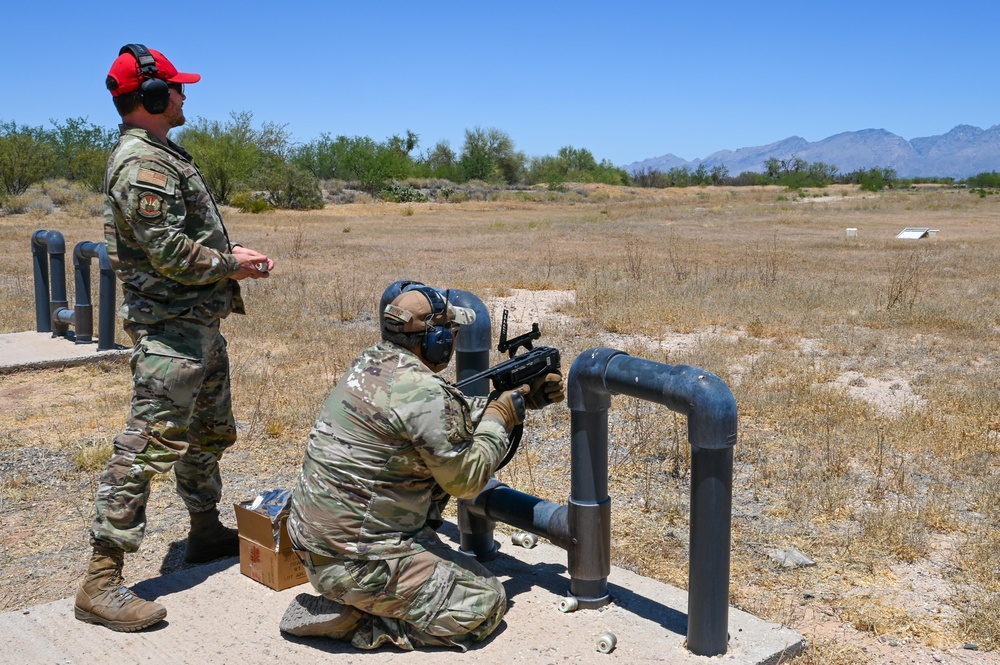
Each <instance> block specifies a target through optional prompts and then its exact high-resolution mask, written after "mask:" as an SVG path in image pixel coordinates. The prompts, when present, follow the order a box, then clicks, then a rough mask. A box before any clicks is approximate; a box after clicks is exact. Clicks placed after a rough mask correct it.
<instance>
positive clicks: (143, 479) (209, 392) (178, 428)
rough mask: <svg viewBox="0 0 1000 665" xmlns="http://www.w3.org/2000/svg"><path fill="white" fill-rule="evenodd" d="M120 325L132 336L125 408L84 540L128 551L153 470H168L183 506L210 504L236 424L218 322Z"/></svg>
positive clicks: (141, 522)
mask: <svg viewBox="0 0 1000 665" xmlns="http://www.w3.org/2000/svg"><path fill="white" fill-rule="evenodd" d="M124 328H125V331H126V332H127V333H128V334H129V336H130V337H131V338H132V342H133V347H132V357H131V360H130V365H131V368H132V384H133V392H132V406H131V412H130V414H129V417H128V421H127V422H126V427H125V431H124V432H122V433H121V434H119V435H118V436H117V437H115V441H114V450H113V452H112V455H111V459H110V460H109V461H108V465H107V467H106V468H105V470H104V473H103V474H102V475H101V479H100V483H99V485H98V489H97V501H96V516H95V518H94V522H93V525H92V526H91V531H90V540H91V544H94V545H104V546H111V547H116V548H119V549H123V550H125V551H126V552H134V551H136V550H137V549H138V548H139V544H140V543H141V542H142V538H143V534H144V533H145V529H146V502H147V500H148V498H149V489H150V481H151V479H152V478H153V476H154V475H155V474H160V473H166V472H168V471H170V470H171V469H173V470H174V476H175V479H176V485H177V493H178V494H180V496H181V498H182V499H183V501H184V504H185V506H186V507H187V509H188V511H190V512H203V511H206V510H211V509H212V508H214V507H215V506H216V504H218V502H219V499H220V497H221V495H222V476H221V474H220V472H219V459H220V458H221V457H222V454H223V452H224V451H225V450H226V448H228V447H229V446H231V445H232V444H233V443H235V441H236V424H235V421H234V419H233V409H232V397H231V395H230V391H229V358H228V355H227V353H226V340H225V338H224V337H223V336H222V334H221V333H220V332H219V325H218V323H215V324H214V325H202V324H197V323H194V322H190V321H181V320H177V319H172V320H169V321H165V322H162V323H157V324H137V323H131V322H126V323H125V325H124Z"/></svg>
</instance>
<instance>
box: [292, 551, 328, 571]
mask: <svg viewBox="0 0 1000 665" xmlns="http://www.w3.org/2000/svg"><path fill="white" fill-rule="evenodd" d="M292 551H293V552H295V556H297V557H299V559H300V560H301V561H302V563H304V564H308V565H310V566H312V567H313V568H315V567H316V566H325V565H327V564H331V563H333V562H334V561H336V559H334V558H333V557H329V556H323V555H322V554H316V553H315V552H308V551H306V550H295V549H293V550H292Z"/></svg>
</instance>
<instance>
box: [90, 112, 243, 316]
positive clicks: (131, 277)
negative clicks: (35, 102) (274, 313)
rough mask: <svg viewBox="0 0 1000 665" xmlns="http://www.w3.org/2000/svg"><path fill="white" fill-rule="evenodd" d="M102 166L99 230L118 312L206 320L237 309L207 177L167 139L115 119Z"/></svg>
mask: <svg viewBox="0 0 1000 665" xmlns="http://www.w3.org/2000/svg"><path fill="white" fill-rule="evenodd" d="M121 133H122V134H121V138H119V139H118V143H117V144H116V145H115V147H114V149H113V150H112V152H111V157H110V158H109V160H108V167H107V170H106V171H105V174H104V194H105V211H104V237H105V239H106V240H107V243H108V258H109V259H111V265H112V266H113V267H114V269H115V272H116V273H117V275H118V278H119V279H120V280H121V282H122V290H123V291H124V298H123V302H122V306H121V309H120V310H119V315H120V316H122V318H124V319H126V320H129V321H137V322H139V323H156V322H158V321H163V320H165V319H171V318H175V317H183V318H186V319H192V320H194V321H199V322H203V323H206V324H208V323H212V322H213V321H216V320H218V319H220V318H223V317H225V316H228V315H229V313H230V312H237V313H239V314H242V313H243V301H242V299H241V298H240V288H239V284H238V283H237V282H236V281H235V280H232V279H229V277H230V275H232V274H234V273H235V272H236V271H237V270H239V262H238V261H237V260H236V258H235V257H234V256H233V255H232V253H231V251H232V244H231V243H230V241H229V236H228V234H227V233H226V227H225V226H224V225H223V223H222V215H221V214H220V213H219V209H218V207H217V206H216V205H215V201H214V200H213V199H212V195H211V194H210V193H209V191H208V186H207V185H206V184H205V179H204V178H203V177H202V175H201V172H200V171H199V170H198V167H197V166H195V164H194V161H193V160H192V159H191V156H190V155H189V154H187V153H186V152H185V151H184V149H183V148H181V147H180V146H178V145H177V144H175V143H174V142H173V141H169V140H168V141H167V142H166V143H164V142H163V141H160V140H159V139H158V138H156V137H155V136H153V135H152V134H150V133H149V132H147V131H146V130H144V129H139V128H137V127H132V126H129V125H121Z"/></svg>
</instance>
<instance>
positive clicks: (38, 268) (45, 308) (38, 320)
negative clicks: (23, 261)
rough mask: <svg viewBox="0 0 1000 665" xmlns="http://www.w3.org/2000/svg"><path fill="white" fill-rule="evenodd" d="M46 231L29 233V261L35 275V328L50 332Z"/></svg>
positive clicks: (39, 330) (50, 315)
mask: <svg viewBox="0 0 1000 665" xmlns="http://www.w3.org/2000/svg"><path fill="white" fill-rule="evenodd" d="M48 233H49V231H35V232H34V233H33V234H31V263H32V265H33V267H34V276H35V279H34V285H35V330H36V331H37V332H52V311H51V310H50V309H49V254H48V251H47V247H46V245H47V244H48V240H47V235H48ZM55 233H58V232H55Z"/></svg>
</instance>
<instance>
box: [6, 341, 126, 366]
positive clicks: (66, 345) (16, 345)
mask: <svg viewBox="0 0 1000 665" xmlns="http://www.w3.org/2000/svg"><path fill="white" fill-rule="evenodd" d="M115 347H116V348H113V349H108V350H105V351H98V350H97V342H91V343H89V344H77V343H76V342H75V341H73V340H72V339H67V338H65V337H53V336H52V333H48V332H46V333H40V332H34V331H29V332H19V333H8V334H5V335H0V374H6V373H8V372H16V371H18V370H23V369H40V368H44V367H68V366H70V365H83V364H85V363H89V362H94V361H95V360H100V359H102V358H120V357H122V356H128V355H129V354H130V353H131V352H132V349H129V348H126V347H124V346H121V345H120V344H117V345H115Z"/></svg>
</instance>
